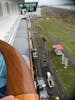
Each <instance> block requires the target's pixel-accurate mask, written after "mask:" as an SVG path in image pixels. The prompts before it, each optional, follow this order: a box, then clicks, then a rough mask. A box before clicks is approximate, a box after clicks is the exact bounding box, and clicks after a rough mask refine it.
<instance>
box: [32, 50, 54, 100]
mask: <svg viewBox="0 0 75 100" xmlns="http://www.w3.org/2000/svg"><path fill="white" fill-rule="evenodd" d="M32 57H33V59H34V60H36V59H38V52H37V49H34V50H33V51H32ZM46 78H47V83H48V87H49V88H53V87H54V82H53V78H52V75H51V73H50V72H47V73H46ZM35 84H36V89H37V92H38V94H39V96H40V100H49V94H48V91H47V85H46V82H45V79H44V78H43V77H36V82H35Z"/></svg>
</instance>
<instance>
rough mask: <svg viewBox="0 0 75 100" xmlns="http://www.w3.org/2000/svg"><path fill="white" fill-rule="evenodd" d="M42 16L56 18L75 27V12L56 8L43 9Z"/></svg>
mask: <svg viewBox="0 0 75 100" xmlns="http://www.w3.org/2000/svg"><path fill="white" fill-rule="evenodd" d="M41 11H42V16H43V17H50V18H54V19H55V20H59V21H60V22H63V23H67V24H69V25H70V26H71V25H75V11H71V10H65V9H61V8H55V7H42V10H41Z"/></svg>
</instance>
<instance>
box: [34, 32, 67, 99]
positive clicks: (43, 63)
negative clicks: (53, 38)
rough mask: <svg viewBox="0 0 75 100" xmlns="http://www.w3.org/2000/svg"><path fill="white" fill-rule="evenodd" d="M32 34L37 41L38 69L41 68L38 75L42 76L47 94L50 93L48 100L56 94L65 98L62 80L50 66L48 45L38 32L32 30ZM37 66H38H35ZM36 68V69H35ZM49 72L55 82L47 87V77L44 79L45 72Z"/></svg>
mask: <svg viewBox="0 0 75 100" xmlns="http://www.w3.org/2000/svg"><path fill="white" fill-rule="evenodd" d="M34 35H35V37H36V39H37V42H38V46H39V48H38V65H39V70H41V74H39V76H40V77H41V76H43V77H44V79H45V82H46V85H47V91H48V94H49V95H50V100H55V97H56V96H59V97H60V100H65V97H66V96H65V95H66V93H65V90H64V87H63V85H62V82H61V81H60V79H59V77H58V76H57V73H56V71H55V69H54V68H53V66H52V61H51V53H50V51H48V49H47V48H48V46H47V43H46V41H44V39H42V38H40V36H39V34H38V32H34ZM37 67H38V66H37ZM37 70H38V69H37ZM47 72H50V73H51V74H52V76H53V80H54V83H55V87H54V88H49V86H48V83H47V79H46V73H47Z"/></svg>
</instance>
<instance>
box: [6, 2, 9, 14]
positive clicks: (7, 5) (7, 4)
mask: <svg viewBox="0 0 75 100" xmlns="http://www.w3.org/2000/svg"><path fill="white" fill-rule="evenodd" d="M6 7H7V12H8V14H10V7H9V3H8V2H7V3H6Z"/></svg>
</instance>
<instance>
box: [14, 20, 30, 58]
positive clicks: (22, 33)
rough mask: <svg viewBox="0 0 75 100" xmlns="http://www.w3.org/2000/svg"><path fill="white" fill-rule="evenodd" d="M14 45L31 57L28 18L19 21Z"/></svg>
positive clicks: (21, 52) (22, 53) (20, 51)
mask: <svg viewBox="0 0 75 100" xmlns="http://www.w3.org/2000/svg"><path fill="white" fill-rule="evenodd" d="M13 47H15V48H16V50H18V51H19V53H20V54H21V55H25V56H27V57H28V58H29V49H28V32H27V23H26V20H21V21H20V23H19V26H18V29H17V32H16V37H15V40H14V43H13Z"/></svg>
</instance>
